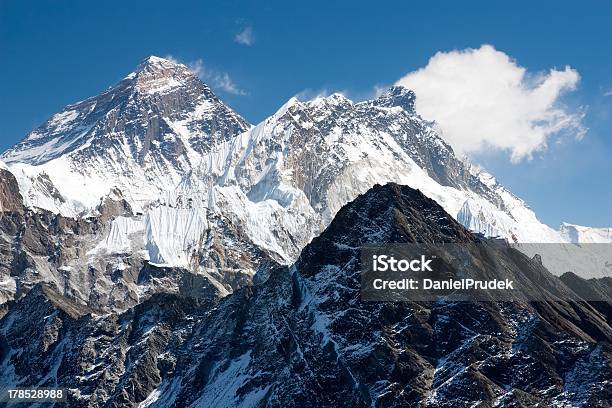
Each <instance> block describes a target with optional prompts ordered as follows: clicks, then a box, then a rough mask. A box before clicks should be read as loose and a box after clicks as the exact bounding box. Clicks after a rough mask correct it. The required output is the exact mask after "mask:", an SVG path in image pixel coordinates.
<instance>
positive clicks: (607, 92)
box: [604, 89, 612, 96]
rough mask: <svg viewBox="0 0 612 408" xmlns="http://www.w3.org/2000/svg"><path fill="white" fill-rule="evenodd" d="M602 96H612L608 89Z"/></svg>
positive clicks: (610, 90) (611, 91)
mask: <svg viewBox="0 0 612 408" xmlns="http://www.w3.org/2000/svg"><path fill="white" fill-rule="evenodd" d="M604 96H612V89H608V90H607V91H605V92H604Z"/></svg>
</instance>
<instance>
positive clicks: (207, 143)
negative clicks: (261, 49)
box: [2, 57, 250, 216]
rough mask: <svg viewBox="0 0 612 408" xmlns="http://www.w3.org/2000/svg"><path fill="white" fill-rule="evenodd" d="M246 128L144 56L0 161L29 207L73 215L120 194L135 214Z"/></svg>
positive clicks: (205, 91)
mask: <svg viewBox="0 0 612 408" xmlns="http://www.w3.org/2000/svg"><path fill="white" fill-rule="evenodd" d="M249 127H250V125H249V124H248V123H247V122H246V121H245V120H244V119H243V118H241V117H240V116H239V115H238V114H236V113H235V112H234V111H232V110H231V109H230V108H229V107H227V106H226V105H225V104H224V103H223V102H222V101H221V100H219V98H217V96H216V95H215V94H214V93H213V92H212V91H211V90H210V88H209V87H208V86H206V85H205V84H204V83H203V82H202V81H200V80H199V79H198V78H197V76H196V75H195V74H193V73H192V72H191V71H190V70H189V69H188V68H187V67H186V66H185V65H182V64H178V63H175V62H173V61H170V60H167V59H163V58H158V57H149V58H147V59H146V60H145V61H143V62H142V63H141V64H140V65H139V66H138V67H137V68H136V69H135V71H134V72H132V73H130V74H129V75H128V76H126V77H125V78H124V79H123V80H122V81H120V82H119V83H118V84H116V85H115V86H113V87H111V88H109V89H108V90H106V91H105V92H103V93H101V94H100V95H98V96H94V97H92V98H88V99H86V100H84V101H82V102H78V103H76V104H74V105H69V106H67V107H66V108H64V110H62V111H61V112H60V113H57V114H55V115H53V116H52V117H51V118H50V119H49V120H48V121H47V122H45V123H44V124H43V125H42V126H40V127H39V128H37V129H35V130H34V131H32V132H31V133H30V134H29V135H28V136H27V137H26V138H25V139H24V140H23V141H21V142H20V143H18V144H17V145H15V146H14V147H12V148H11V149H9V150H7V151H6V152H4V153H3V155H2V159H3V160H4V161H5V162H6V163H7V164H8V165H9V166H10V167H11V169H12V171H13V172H14V173H15V174H17V175H18V178H19V180H20V184H21V187H22V190H23V191H24V193H25V194H24V198H25V199H26V203H27V204H28V205H29V206H32V207H40V208H44V209H47V210H50V211H54V212H60V213H62V214H64V215H69V216H75V215H78V214H80V213H81V212H83V211H87V210H91V209H92V208H94V207H95V206H97V205H98V204H99V201H100V198H101V197H103V196H105V195H107V194H108V193H109V192H110V191H111V190H113V189H119V190H120V191H121V192H122V193H123V194H124V195H125V196H126V197H127V199H128V200H129V202H130V204H131V205H132V206H133V207H134V208H139V207H140V205H141V203H146V202H149V201H151V200H153V199H155V198H156V197H157V196H158V195H159V194H160V193H161V192H163V191H166V190H167V189H172V188H173V186H174V185H175V184H177V183H178V182H179V181H180V180H181V178H182V177H183V175H184V174H185V173H187V172H189V171H190V170H191V169H192V167H193V166H194V164H196V163H199V161H200V160H201V159H202V156H203V155H204V154H206V153H207V152H209V151H210V150H211V148H212V147H213V146H215V145H216V144H218V143H219V142H221V141H225V140H231V139H232V138H233V137H235V136H236V135H237V134H239V133H241V132H243V131H245V130H247V129H248V128H249Z"/></svg>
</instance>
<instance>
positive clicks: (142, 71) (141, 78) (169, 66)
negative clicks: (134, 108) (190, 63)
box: [126, 56, 212, 96]
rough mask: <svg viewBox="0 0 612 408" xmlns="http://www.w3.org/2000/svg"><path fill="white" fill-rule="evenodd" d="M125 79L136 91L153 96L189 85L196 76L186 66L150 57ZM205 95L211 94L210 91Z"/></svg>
mask: <svg viewBox="0 0 612 408" xmlns="http://www.w3.org/2000/svg"><path fill="white" fill-rule="evenodd" d="M126 79H127V80H129V81H131V82H132V83H133V84H134V86H135V88H136V89H137V90H138V91H140V92H143V93H148V94H154V93H163V92H168V91H171V90H172V89H173V88H175V87H180V86H185V85H189V83H190V82H192V81H194V80H197V76H196V75H195V73H193V72H192V71H191V70H190V69H189V68H188V67H187V66H186V65H183V64H180V63H178V62H175V61H172V60H169V59H165V58H160V57H156V56H150V57H148V58H147V59H145V60H144V61H143V62H142V63H140V64H139V65H138V66H137V67H136V69H135V70H134V72H132V73H131V74H129V75H128V76H127V77H126ZM206 88H208V87H206ZM207 93H210V94H212V92H211V91H210V89H208V92H207ZM209 96H212V95H209Z"/></svg>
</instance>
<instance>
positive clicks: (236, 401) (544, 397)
mask: <svg viewBox="0 0 612 408" xmlns="http://www.w3.org/2000/svg"><path fill="white" fill-rule="evenodd" d="M479 239H480V238H479V237H476V236H474V235H472V234H471V233H470V232H469V231H467V230H465V228H463V227H462V226H460V225H459V224H458V223H457V222H456V221H454V220H453V218H452V217H450V216H449V215H448V214H446V213H445V212H444V211H443V210H442V209H441V208H440V207H439V206H438V205H437V204H436V203H435V202H434V201H432V200H430V199H428V198H426V197H425V196H423V195H422V194H421V193H420V192H418V191H415V190H412V189H410V188H408V187H401V186H397V185H387V186H382V187H381V186H376V187H374V188H373V189H372V190H370V191H369V192H368V193H366V194H364V195H362V196H360V197H358V198H357V199H356V200H355V201H354V202H352V203H350V204H348V205H346V206H345V207H344V208H342V209H341V210H340V212H339V213H338V214H337V216H336V218H335V219H334V221H333V222H332V223H331V225H330V226H329V227H328V228H327V229H326V230H325V231H324V232H323V233H322V234H321V236H320V237H318V238H316V239H315V240H313V242H312V243H311V244H310V245H309V246H307V247H306V249H305V250H304V251H303V254H302V255H301V256H300V258H299V260H298V261H297V262H296V264H295V265H294V266H292V267H290V268H279V267H272V268H270V269H269V270H268V271H267V272H266V273H265V275H266V276H267V280H265V282H262V283H260V284H257V285H255V286H252V287H246V288H243V289H240V290H238V291H236V292H234V293H233V294H231V295H229V296H227V297H226V298H224V299H222V300H220V301H219V300H217V299H216V298H210V299H199V300H198V299H193V298H190V297H189V295H181V294H178V295H166V294H160V295H156V296H153V297H151V298H150V299H148V300H146V301H145V302H144V303H142V304H140V305H138V306H136V307H135V308H133V309H130V310H128V311H126V312H124V313H122V314H120V315H117V314H110V315H101V316H92V315H89V314H84V315H82V317H76V316H77V315H78V313H77V314H75V313H69V312H68V311H69V308H68V307H67V306H65V305H62V303H61V302H63V301H60V300H59V298H61V296H60V295H58V294H54V293H53V292H52V291H48V290H44V289H43V288H38V289H35V290H32V291H30V292H29V293H28V295H27V296H25V297H23V298H22V299H21V300H19V301H18V302H17V304H16V305H15V307H13V308H12V309H11V311H10V312H9V313H8V314H7V315H6V316H5V317H4V318H3V319H2V320H1V321H0V333H2V335H1V337H0V344H1V345H3V346H2V347H1V349H2V356H1V357H2V372H3V373H7V374H5V381H6V379H9V380H10V379H11V378H12V379H13V380H16V379H20V380H22V381H23V382H22V385H28V384H39V385H41V386H42V385H56V384H57V385H61V386H65V387H68V388H74V389H79V391H80V394H79V395H76V394H73V395H72V396H71V398H70V404H69V405H70V406H137V405H138V403H139V402H141V401H143V400H145V399H146V398H147V397H151V396H152V395H153V396H156V398H152V397H151V399H150V400H149V402H151V404H152V405H150V406H164V407H165V406H191V405H198V404H201V405H206V406H235V405H238V406H246V405H249V406H251V405H254V404H256V403H258V404H259V405H260V406H271V407H277V406H278V407H281V406H282V407H300V406H324V407H327V406H346V407H349V406H350V407H361V406H364V407H365V406H372V405H375V406H381V407H391V406H425V407H440V406H443V407H444V406H446V407H462V406H474V405H478V406H485V407H486V406H493V405H494V404H500V405H503V406H533V405H536V404H540V405H543V406H550V405H553V404H558V405H563V404H567V405H570V406H576V405H582V406H592V407H596V406H605V404H606V403H607V401H609V398H610V396H611V394H610V391H609V389H607V388H606V381H609V379H610V378H612V369H611V367H610V361H611V359H610V357H611V348H610V340H611V337H610V333H611V331H610V326H609V324H610V317H611V316H609V315H607V316H606V315H602V314H601V313H600V312H598V311H597V310H596V309H594V308H592V307H590V306H589V305H588V304H587V303H586V302H559V301H553V300H551V301H550V302H541V303H538V304H526V303H520V302H514V303H492V302H483V303H481V302H471V303H465V302H463V303H449V302H443V301H440V302H427V303H411V302H404V303H364V302H362V301H361V300H360V293H359V245H362V244H367V243H378V242H407V243H409V242H474V241H475V240H479ZM527 261H530V260H528V259H527V258H525V263H524V265H535V264H537V262H527ZM530 272H531V271H530V270H525V271H524V273H525V274H529V273H530ZM56 298H57V299H56ZM52 299H55V300H52ZM66 309H68V311H66ZM593 321H597V322H598V324H599V325H600V327H598V328H594V327H592V323H590V322H593ZM17 350H22V351H21V352H20V353H17V352H16V351H17ZM49 373H51V375H48V374H49Z"/></svg>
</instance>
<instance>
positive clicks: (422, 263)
mask: <svg viewBox="0 0 612 408" xmlns="http://www.w3.org/2000/svg"><path fill="white" fill-rule="evenodd" d="M431 261H432V260H431V259H427V258H426V257H425V255H421V258H420V259H399V260H398V259H395V257H393V256H389V255H374V256H373V257H372V270H373V271H374V272H386V271H391V272H407V271H412V272H426V271H429V272H433V270H432V269H431V266H429V264H430V263H431Z"/></svg>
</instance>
